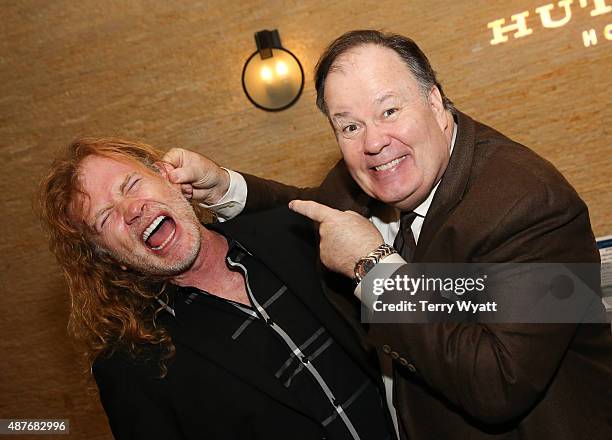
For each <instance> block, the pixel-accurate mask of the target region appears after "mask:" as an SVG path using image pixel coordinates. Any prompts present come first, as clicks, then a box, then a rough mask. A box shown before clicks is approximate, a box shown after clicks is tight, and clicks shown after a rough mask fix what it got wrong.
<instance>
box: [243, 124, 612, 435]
mask: <svg viewBox="0 0 612 440" xmlns="http://www.w3.org/2000/svg"><path fill="white" fill-rule="evenodd" d="M455 117H456V121H457V125H458V132H457V139H456V143H455V147H454V150H453V154H452V156H451V160H450V163H449V165H448V168H447V170H446V172H445V174H444V176H443V178H442V182H441V184H440V186H439V187H438V190H437V192H436V195H435V197H434V200H433V202H432V205H431V207H430V209H429V212H428V213H427V218H426V219H425V222H424V224H423V228H422V230H421V235H420V238H419V243H418V246H417V249H416V252H415V258H414V261H416V262H490V263H495V262H560V263H571V262H593V263H597V262H599V253H598V251H597V248H596V246H595V240H594V237H593V233H592V231H591V226H590V221H589V215H588V210H587V207H586V205H585V204H584V202H583V201H582V200H581V199H580V197H579V196H578V195H577V194H576V192H575V191H574V189H573V188H572V187H571V185H570V184H569V183H568V182H567V181H566V180H565V179H564V178H563V176H561V174H560V173H559V172H558V171H557V170H556V169H555V168H554V167H553V165H551V164H550V163H549V162H547V161H545V160H544V159H542V158H541V157H539V156H538V155H536V154H535V153H534V152H533V151H531V150H529V149H528V148H526V147H524V146H522V145H520V144H517V143H516V142H513V141H512V140H510V139H508V138H507V137H505V136H503V135H502V134H500V133H498V132H497V131H495V130H493V129H492V128H490V127H487V126H485V125H483V124H480V123H478V122H476V121H474V120H473V119H471V118H470V117H469V116H467V115H465V114H463V113H460V112H457V113H456V115H455ZM245 177H246V179H247V184H248V199H247V210H249V209H262V208H267V207H270V206H275V205H278V204H281V203H286V202H287V201H288V200H290V199H292V198H302V199H314V200H318V201H320V202H323V203H326V204H328V205H330V206H333V207H336V208H339V209H351V210H354V211H357V212H359V213H361V214H363V215H366V216H367V215H368V213H369V210H370V209H371V207H372V205H373V204H374V203H377V202H376V201H373V200H371V199H370V198H369V197H368V196H367V195H365V194H364V193H363V192H362V191H361V189H360V188H359V187H358V186H357V185H356V183H355V182H354V181H353V180H352V179H351V177H350V175H349V173H348V171H347V169H346V167H345V165H344V163H343V162H342V161H340V162H339V163H338V164H337V165H336V166H335V167H334V168H333V169H332V170H331V172H330V173H329V174H328V176H327V177H326V179H325V180H324V182H323V183H322V185H321V186H320V187H318V188H309V189H298V188H294V187H289V186H285V185H282V184H279V183H276V182H271V181H267V180H263V179H259V178H256V177H253V176H248V175H246V176H245ZM344 293H345V300H346V295H350V294H349V293H348V292H344ZM332 302H337V301H334V300H333V299H332ZM342 307H344V309H345V310H344V314H345V315H346V314H347V308H346V304H344V305H343V306H342V305H341V306H340V308H342ZM349 319H354V315H353V316H352V317H349ZM368 332H369V335H368V336H369V341H370V342H371V343H372V345H373V346H374V348H376V349H377V350H378V351H379V352H382V347H384V346H386V347H385V351H386V352H388V355H393V357H394V358H395V361H394V363H393V365H394V368H393V370H394V388H395V389H394V400H395V405H396V408H397V410H398V415H399V418H400V420H401V422H400V424H401V428H402V431H403V433H402V434H403V436H405V438H410V439H489V438H496V439H545V438H551V439H553V438H554V439H557V440H560V439H561V440H562V439H568V440H569V439H609V438H612V398H611V397H610V396H612V338H611V336H610V326H609V325H605V324H579V325H574V324H537V325H536V324H512V325H511V324H507V325H502V324H495V325H487V324H450V323H449V324H372V325H370V327H369V329H368ZM400 360H401V361H402V363H400V362H399V361H400Z"/></svg>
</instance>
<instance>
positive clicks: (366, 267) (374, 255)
mask: <svg viewBox="0 0 612 440" xmlns="http://www.w3.org/2000/svg"><path fill="white" fill-rule="evenodd" d="M391 254H397V251H396V250H395V249H393V246H389V245H388V244H381V245H380V246H378V247H377V248H376V249H374V250H373V251H372V252H370V253H369V254H368V255H366V256H365V257H363V258H360V259H359V261H357V263H356V264H355V278H353V281H355V284H359V283H361V280H362V279H363V278H364V277H365V276H366V274H367V273H368V272H369V271H370V270H372V268H373V267H374V266H376V264H377V263H378V262H379V261H380V260H382V259H383V258H385V257H388V256H389V255H391Z"/></svg>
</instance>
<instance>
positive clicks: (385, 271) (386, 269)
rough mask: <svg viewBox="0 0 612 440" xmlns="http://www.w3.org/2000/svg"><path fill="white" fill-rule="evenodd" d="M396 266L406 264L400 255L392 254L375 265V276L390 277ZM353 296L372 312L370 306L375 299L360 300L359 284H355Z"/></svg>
mask: <svg viewBox="0 0 612 440" xmlns="http://www.w3.org/2000/svg"><path fill="white" fill-rule="evenodd" d="M382 263H392V264H382ZM398 264H406V260H404V259H403V258H402V257H401V255H400V254H397V253H394V254H391V255H387V256H386V257H385V258H383V259H382V260H380V261H379V262H378V264H377V265H376V271H377V272H376V274H377V276H378V278H389V277H390V276H391V275H393V274H394V273H395V271H396V270H397V265H398ZM354 294H355V296H356V297H357V298H359V301H361V302H362V303H363V305H365V306H366V307H367V308H368V309H370V310H372V305H373V304H374V300H375V297H371V298H362V297H361V283H359V284H357V287H355V292H354Z"/></svg>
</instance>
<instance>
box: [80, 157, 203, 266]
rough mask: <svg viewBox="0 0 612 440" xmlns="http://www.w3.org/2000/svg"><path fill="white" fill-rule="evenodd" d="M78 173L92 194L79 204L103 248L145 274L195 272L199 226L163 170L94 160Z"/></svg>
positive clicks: (186, 203)
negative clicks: (158, 171)
mask: <svg viewBox="0 0 612 440" xmlns="http://www.w3.org/2000/svg"><path fill="white" fill-rule="evenodd" d="M79 170H80V172H79V179H80V183H81V188H82V190H83V191H84V192H85V193H86V194H87V195H88V197H81V198H80V200H79V201H80V202H81V203H82V209H81V211H80V212H81V213H82V217H81V218H82V220H83V221H84V222H85V223H86V224H87V225H89V226H90V228H91V229H92V230H93V231H95V232H94V233H93V237H92V240H93V241H94V242H95V243H96V244H97V245H98V246H99V247H101V248H102V249H104V250H105V251H107V252H108V253H109V254H110V255H111V256H112V257H113V258H114V259H116V260H117V262H118V263H119V264H120V265H123V266H127V267H130V268H132V269H135V270H137V271H139V272H142V273H145V274H151V275H164V276H169V275H177V274H180V273H182V272H184V271H185V270H187V269H188V268H189V267H191V265H192V264H193V262H194V261H195V259H196V257H197V255H198V252H199V250H200V243H201V235H200V223H199V222H198V219H197V217H196V215H195V213H194V212H193V209H192V208H191V206H190V205H189V203H188V202H187V201H186V200H185V198H184V197H183V196H182V195H181V192H180V189H178V188H177V187H176V186H175V185H173V184H171V183H170V182H169V181H168V180H167V178H166V173H165V170H164V169H163V168H162V170H161V173H156V172H155V171H153V170H151V169H149V168H147V167H145V166H144V165H143V164H141V163H139V162H136V161H130V160H126V159H122V158H117V159H114V158H113V159H111V158H108V157H102V156H89V157H87V158H85V159H84V160H83V162H82V164H81V166H80V169H79ZM77 209H78V208H77Z"/></svg>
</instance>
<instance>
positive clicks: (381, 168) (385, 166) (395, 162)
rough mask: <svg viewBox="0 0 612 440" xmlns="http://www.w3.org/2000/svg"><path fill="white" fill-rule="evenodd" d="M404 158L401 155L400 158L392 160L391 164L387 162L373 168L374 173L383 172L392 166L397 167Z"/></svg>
mask: <svg viewBox="0 0 612 440" xmlns="http://www.w3.org/2000/svg"><path fill="white" fill-rule="evenodd" d="M406 157H407V155H403V156H401V157H398V158H397V159H393V160H392V161H391V162H387V163H384V164H382V165H378V166H375V167H374V169H375V170H376V171H385V170H388V169H391V168H393V167H394V166H396V165H398V164H399V163H400V162H401V161H403V160H404V159H406Z"/></svg>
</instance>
